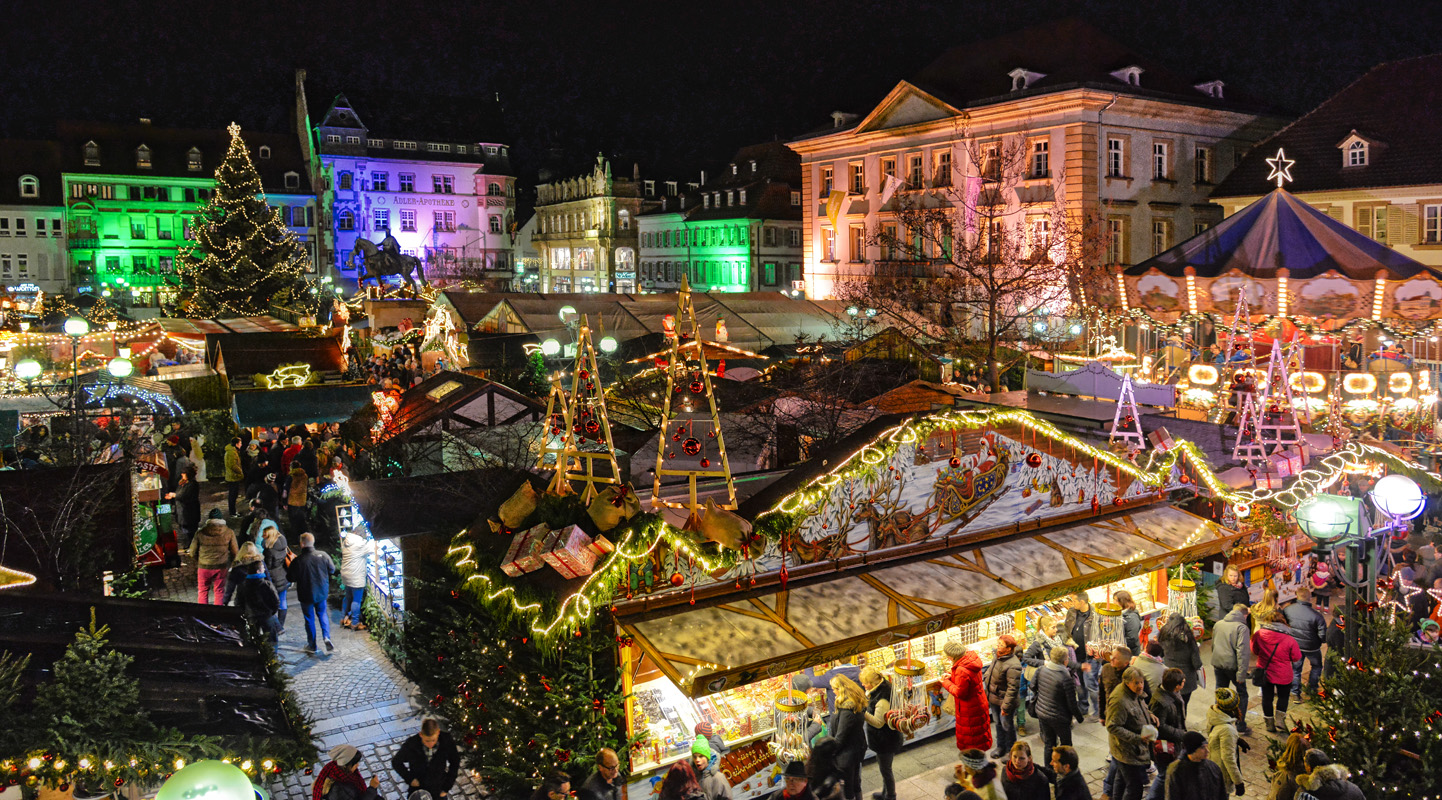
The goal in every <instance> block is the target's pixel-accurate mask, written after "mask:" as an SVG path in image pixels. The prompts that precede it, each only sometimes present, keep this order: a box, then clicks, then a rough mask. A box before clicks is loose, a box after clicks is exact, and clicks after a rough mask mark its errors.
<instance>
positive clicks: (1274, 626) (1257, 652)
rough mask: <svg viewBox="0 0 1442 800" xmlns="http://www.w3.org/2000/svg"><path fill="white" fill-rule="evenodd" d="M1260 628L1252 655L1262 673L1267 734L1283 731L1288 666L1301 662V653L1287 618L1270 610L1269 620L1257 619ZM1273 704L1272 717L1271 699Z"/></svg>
mask: <svg viewBox="0 0 1442 800" xmlns="http://www.w3.org/2000/svg"><path fill="white" fill-rule="evenodd" d="M1261 622H1262V627H1260V628H1258V629H1257V632H1256V633H1254V634H1252V656H1253V657H1255V658H1256V659H1257V666H1259V667H1261V668H1262V669H1263V670H1264V671H1265V672H1266V673H1267V677H1266V681H1265V682H1264V683H1263V684H1262V716H1263V717H1264V718H1265V719H1266V722H1267V730H1268V731H1282V732H1283V733H1285V732H1286V731H1287V697H1288V696H1289V695H1290V693H1291V691H1292V675H1293V672H1292V665H1293V664H1295V663H1297V662H1298V661H1301V660H1302V650H1301V648H1300V647H1298V646H1297V640H1296V639H1293V638H1292V629H1291V628H1289V627H1287V617H1286V615H1284V614H1283V613H1282V612H1280V611H1273V612H1272V615H1271V617H1269V618H1267V619H1264V620H1261ZM1274 697H1275V699H1276V701H1277V710H1276V715H1275V716H1273V714H1272V700H1273V698H1274Z"/></svg>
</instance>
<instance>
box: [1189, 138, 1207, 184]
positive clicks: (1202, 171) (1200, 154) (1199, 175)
mask: <svg viewBox="0 0 1442 800" xmlns="http://www.w3.org/2000/svg"><path fill="white" fill-rule="evenodd" d="M1192 165H1193V166H1194V167H1195V168H1196V180H1197V183H1211V182H1212V151H1211V150H1208V149H1207V148H1205V147H1198V148H1197V157H1196V159H1195V160H1194V161H1193V162H1192Z"/></svg>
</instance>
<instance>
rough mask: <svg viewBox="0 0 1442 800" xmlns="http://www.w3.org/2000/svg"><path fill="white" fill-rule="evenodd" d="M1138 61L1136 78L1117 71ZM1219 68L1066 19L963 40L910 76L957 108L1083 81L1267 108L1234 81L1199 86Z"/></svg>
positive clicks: (1198, 101)
mask: <svg viewBox="0 0 1442 800" xmlns="http://www.w3.org/2000/svg"><path fill="white" fill-rule="evenodd" d="M1133 66H1135V67H1140V68H1141V69H1142V72H1141V74H1140V76H1139V79H1138V82H1137V84H1135V85H1133V84H1129V83H1127V82H1126V81H1124V80H1123V79H1122V78H1119V77H1117V76H1115V75H1113V74H1112V73H1114V72H1118V71H1121V70H1124V69H1126V68H1128V67H1133ZM1018 68H1020V69H1025V70H1027V71H1028V72H1031V73H1034V74H1039V75H1040V77H1037V78H1034V79H1032V80H1030V81H1029V82H1028V85H1027V88H1025V89H1021V90H1019V91H1012V76H1011V74H1010V73H1011V72H1012V71H1013V70H1016V69H1018ZM1219 77H1220V76H1219V75H1217V74H1216V73H1214V72H1193V73H1182V72H1178V71H1176V70H1173V69H1172V68H1171V67H1170V66H1169V65H1167V64H1165V63H1164V62H1162V61H1159V60H1156V59H1153V58H1152V57H1151V56H1149V55H1144V54H1142V53H1140V52H1138V51H1137V50H1134V49H1133V48H1131V47H1128V46H1127V45H1125V44H1123V43H1122V42H1120V41H1118V40H1117V39H1115V38H1113V37H1112V36H1111V35H1109V34H1107V33H1105V32H1103V31H1102V30H1100V29H1098V28H1097V27H1095V26H1093V25H1092V24H1090V23H1088V22H1084V21H1082V20H1080V19H1076V18H1066V19H1061V20H1056V21H1052V22H1046V23H1042V24H1040V25H1034V26H1032V27H1029V28H1025V29H1023V30H1020V31H1015V32H1013V33H1009V34H1006V35H1003V36H998V37H996V38H993V39H987V40H985V41H981V42H972V43H969V44H963V45H959V46H957V47H954V48H952V49H950V50H948V51H946V52H945V53H942V54H941V55H940V56H938V57H937V58H936V60H934V61H932V62H931V63H930V64H928V65H927V66H926V67H924V68H923V69H922V70H921V72H919V73H917V74H916V76H915V77H913V78H912V79H911V83H912V84H913V85H915V86H916V87H917V88H919V89H921V90H923V91H925V92H927V93H929V94H931V95H933V96H934V97H936V98H938V99H940V100H942V101H944V102H946V103H948V104H950V105H952V106H954V107H957V108H965V107H968V106H977V105H986V104H990V103H994V102H997V101H1000V100H1012V99H1016V98H1020V97H1030V96H1033V95H1039V94H1048V93H1050V92H1056V91H1064V90H1069V89H1074V88H1078V87H1093V88H1099V89H1103V90H1105V91H1108V92H1120V93H1123V94H1130V95H1135V96H1139V97H1156V98H1161V99H1166V100H1170V101H1173V102H1177V101H1180V102H1185V103H1188V104H1191V105H1199V106H1209V107H1214V108H1223V109H1233V110H1250V111H1261V110H1265V109H1266V107H1265V105H1264V104H1262V103H1261V102H1260V101H1258V100H1255V99H1253V98H1250V97H1248V96H1247V95H1246V94H1245V93H1244V92H1239V91H1237V90H1235V89H1232V88H1230V87H1224V88H1223V91H1222V95H1223V96H1222V97H1212V96H1210V95H1209V94H1207V93H1206V92H1204V91H1203V90H1201V89H1198V88H1196V87H1197V85H1198V84H1203V83H1206V82H1210V81H1215V80H1217V79H1218V78H1219Z"/></svg>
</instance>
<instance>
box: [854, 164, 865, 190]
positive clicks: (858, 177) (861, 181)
mask: <svg viewBox="0 0 1442 800" xmlns="http://www.w3.org/2000/svg"><path fill="white" fill-rule="evenodd" d="M851 193H852V194H866V166H865V164H864V163H863V162H861V161H853V162H852V163H851Z"/></svg>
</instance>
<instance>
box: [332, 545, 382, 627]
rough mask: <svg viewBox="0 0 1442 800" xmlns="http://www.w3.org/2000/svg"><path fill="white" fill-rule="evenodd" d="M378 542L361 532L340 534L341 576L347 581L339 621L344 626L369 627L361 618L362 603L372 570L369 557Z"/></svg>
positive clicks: (342, 579)
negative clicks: (368, 575) (367, 580)
mask: <svg viewBox="0 0 1442 800" xmlns="http://www.w3.org/2000/svg"><path fill="white" fill-rule="evenodd" d="M375 546H376V543H375V540H374V539H370V538H368V537H366V535H365V534H364V533H362V532H359V531H350V532H348V533H344V534H341V537H340V579H341V583H343V584H345V591H344V592H342V594H341V606H340V610H341V622H340V624H341V625H342V626H344V627H347V628H354V629H355V630H358V631H363V630H365V629H366V624H365V622H363V621H361V607H362V603H363V602H364V600H365V590H366V573H367V572H369V571H370V570H369V563H370V557H371V554H372V553H374V552H375ZM352 620H354V623H352Z"/></svg>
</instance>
